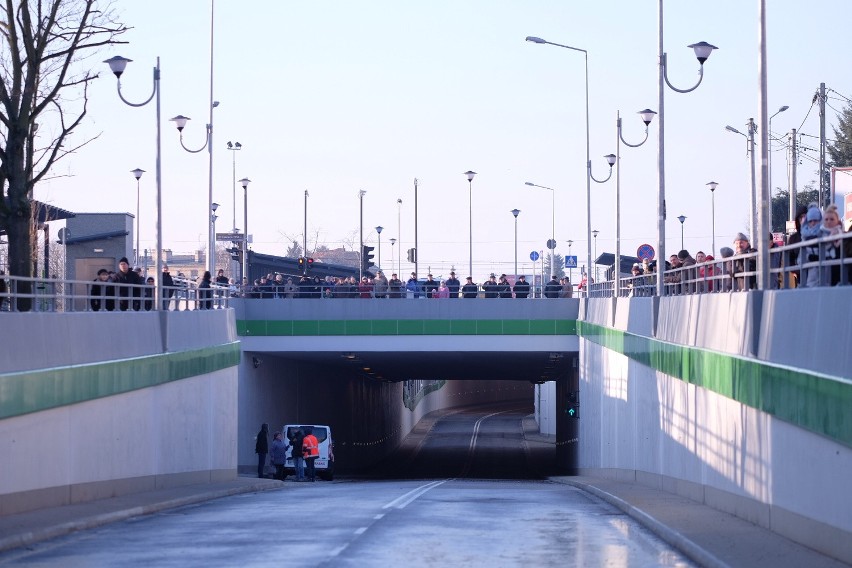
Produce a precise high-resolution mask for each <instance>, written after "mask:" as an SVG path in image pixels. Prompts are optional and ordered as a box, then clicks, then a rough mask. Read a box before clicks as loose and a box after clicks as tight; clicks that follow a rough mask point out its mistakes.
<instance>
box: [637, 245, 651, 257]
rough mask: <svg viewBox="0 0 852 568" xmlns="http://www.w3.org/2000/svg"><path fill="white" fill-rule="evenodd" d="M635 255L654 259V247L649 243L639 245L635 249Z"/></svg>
mask: <svg viewBox="0 0 852 568" xmlns="http://www.w3.org/2000/svg"><path fill="white" fill-rule="evenodd" d="M636 256H638V257H639V258H641V259H642V260H645V259H646V258H647V259H648V260H653V259H654V247H652V246H651V245H649V244H644V245H639V248H638V249H636Z"/></svg>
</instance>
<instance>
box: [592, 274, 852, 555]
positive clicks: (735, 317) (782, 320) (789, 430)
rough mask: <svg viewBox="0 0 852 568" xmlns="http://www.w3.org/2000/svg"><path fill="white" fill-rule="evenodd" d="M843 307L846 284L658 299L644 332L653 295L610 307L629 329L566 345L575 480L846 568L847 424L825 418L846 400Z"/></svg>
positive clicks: (851, 496) (848, 360)
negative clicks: (688, 504)
mask: <svg viewBox="0 0 852 568" xmlns="http://www.w3.org/2000/svg"><path fill="white" fill-rule="evenodd" d="M850 300H852V289H825V290H792V291H778V292H769V293H763V294H761V293H748V294H717V295H705V296H693V297H689V296H684V297H671V298H664V299H662V300H661V301H660V305H659V308H660V311H659V319H658V325H657V333H656V336H652V335H649V334H648V332H649V331H650V329H649V328H648V326H647V325H645V324H639V325H632V324H631V322H647V321H648V319H649V318H648V315H649V306H652V305H653V302H654V300H653V299H650V298H636V299H623V300H622V299H620V300H619V301H618V305H617V313H616V314H615V316H614V320H615V321H616V323H617V326H616V327H617V328H619V329H620V330H621V331H626V330H631V333H627V334H620V333H619V334H618V335H617V336H613V337H607V333H608V332H606V330H601V329H597V330H595V329H591V330H590V335H588V336H585V335H584V336H583V337H581V341H580V361H581V376H580V380H581V383H580V391H581V401H582V408H583V412H582V419H581V420H580V423H579V426H580V436H579V462H580V468H581V472H582V473H592V474H597V475H605V476H612V477H615V478H620V479H630V480H633V481H636V482H640V483H645V484H649V485H652V486H655V487H658V488H661V489H665V490H668V491H671V492H674V493H678V494H680V495H685V496H687V497H690V498H693V499H695V500H697V501H700V502H704V503H707V504H709V505H712V506H714V507H716V508H719V509H721V510H724V511H728V512H731V513H733V514H736V515H738V516H741V517H743V518H746V519H748V520H750V521H752V522H754V523H757V524H759V525H762V526H765V527H767V528H770V529H772V530H774V531H776V532H779V533H781V534H783V535H784V536H786V537H788V538H791V539H793V540H796V541H799V542H802V543H804V544H806V545H807V546H810V547H812V548H815V549H817V550H820V551H823V552H825V553H827V554H829V555H831V556H834V557H836V558H839V559H841V560H844V561H846V562H852V544H850V543H852V539H850V536H852V515H850V514H849V511H850V510H852V491H850V490H849V487H848V486H849V483H848V475H847V472H849V471H852V444H849V436H848V435H849V432H850V424H852V422H850V421H849V419H848V418H845V420H846V421H845V422H844V415H845V416H848V412H846V413H842V412H838V413H837V415H835V413H834V407H835V405H836V404H838V403H840V404H848V401H849V400H850V397H852V394H850V390H852V382H850V380H849V377H850V374H852V372H851V371H850V369H852V356H851V355H850V351H852V350H850V349H848V346H849V345H850V344H852V337H850V336H849V334H850V329H852V326H850V324H849V323H848V321H849V317H848V309H847V308H841V306H846V307H848V306H849V304H850ZM604 302H611V300H604ZM591 303H594V300H592V301H591ZM605 310H606V308H605V307H600V306H599V307H591V308H586V309H585V310H584V311H585V313H587V314H600V313H602V312H605ZM779 310H780V311H779ZM633 312H635V313H636V314H641V315H640V316H639V317H638V318H637V317H635V316H634V313H633ZM598 321H605V319H603V320H602V319H600V318H599V319H598ZM806 321H808V322H811V324H812V325H808V326H806V327H807V330H808V331H807V333H803V331H804V329H803V326H802V324H803V323H804V322H806ZM582 332H583V328H582V326H581V334H582ZM610 335H612V334H611V333H610ZM803 336H806V337H803ZM643 338H645V339H643ZM659 340H662V341H659ZM690 348H699V350H700V353H699V354H700V355H704V356H705V364H704V365H703V366H701V365H696V364H695V362H694V359H696V351H695V350H694V349H692V350H690ZM704 349H706V350H707V351H706V352H705V351H704ZM649 350H650V351H651V352H652V353H651V354H649V353H648V351H649ZM710 351H712V352H713V353H709V354H708V352H710ZM725 354H729V355H730V357H728V356H726V355H725ZM751 354H757V355H758V357H756V358H755V357H753V356H752V357H748V356H749V355H751ZM707 361H710V362H712V364H706V363H707ZM787 366H789V367H792V370H791V369H790V368H789V367H787ZM795 369H798V370H799V371H798V372H797V371H795ZM809 370H810V371H809ZM778 373H786V374H782V375H780V376H781V379H777V380H774V382H773V381H772V380H771V379H772V377H773V374H775V375H777V374H778ZM820 373H823V374H825V375H820ZM831 375H833V376H831ZM767 377H769V379H767ZM712 385H719V386H718V387H716V386H712ZM728 387H732V388H733V389H734V390H733V391H732V392H733V393H735V394H734V395H733V396H724V395H723V394H720V393H719V392H714V390H724V388H728ZM753 388H757V389H759V390H758V391H757V392H748V391H749V389H753ZM785 388H786V389H787V390H784V389H785ZM779 389H780V390H781V397H780V398H778V397H777V395H778V391H779ZM744 391H745V392H744ZM738 399H740V400H738ZM746 399H747V400H749V401H756V402H750V403H744V402H742V401H741V400H746ZM838 399H840V400H838ZM767 400H769V401H772V403H771V404H768V405H767V404H765V402H766V401H767ZM761 401H762V402H764V404H763V407H762V408H758V406H759V405H760V403H761ZM779 401H780V402H779ZM785 407H786V408H785ZM846 408H847V410H848V405H847V406H846ZM787 410H790V412H787ZM809 413H813V414H814V416H813V420H811V418H812V417H810V416H809ZM820 420H822V421H823V422H825V424H822V425H818V426H819V427H821V428H822V430H821V431H814V430H819V428H817V427H812V422H816V423H819V422H820Z"/></svg>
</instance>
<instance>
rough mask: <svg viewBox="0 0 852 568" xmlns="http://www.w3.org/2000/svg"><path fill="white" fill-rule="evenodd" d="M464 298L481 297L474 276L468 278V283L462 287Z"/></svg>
mask: <svg viewBox="0 0 852 568" xmlns="http://www.w3.org/2000/svg"><path fill="white" fill-rule="evenodd" d="M461 291H462V298H476V297H477V296H479V287H478V286H477V285H476V284H474V282H473V276H468V277H467V282H465V283H464V286H462V289H461Z"/></svg>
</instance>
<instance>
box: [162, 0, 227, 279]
mask: <svg viewBox="0 0 852 568" xmlns="http://www.w3.org/2000/svg"><path fill="white" fill-rule="evenodd" d="M213 7H214V0H210V100H209V104H208V111H209V113H210V115H209V120H208V122H207V138H206V140H205V141H204V145H203V146H201V148H198V149H197V150H191V149H189V148H187V147H186V146H185V145H184V143H183V129H184V127H185V126H186V122H187V121H188V120H190V118H189V117H186V116H183V115H178V116H176V117H174V118H172V119H170V120H172V121H173V122H174V123H175V124H176V125H177V129H178V132H180V145H181V147H182V148H183V149H184V150H186V151H187V152H189V153H190V154H197V153H198V152H201V151H202V150H204V149H205V148H206V149H207V208H208V210H209V209H210V208H212V207H213V109H214V108H216V107H217V106H219V101H214V100H213V21H214V20H213V14H214V11H213ZM214 238H215V235H214V229H213V223H212V222H210V223H208V224H207V269H208V270H209V271H210V273H211V274H213V273H214V272H215V271H216V259H215V256H216V245H215V242H214Z"/></svg>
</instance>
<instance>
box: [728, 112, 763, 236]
mask: <svg viewBox="0 0 852 568" xmlns="http://www.w3.org/2000/svg"><path fill="white" fill-rule="evenodd" d="M746 126H747V127H748V134H743V133H742V132H740V131H739V130H737V129H736V128H734V127H733V126H726V127H725V130H727V131H728V132H733V133H734V134H739V135H740V136H743V137H745V139H746V142H747V144H748V147H747V148H746V153H747V154H748V155H749V164H750V167H751V174H750V177H751V198H750V200H749V209H748V214H749V232H750V233H751V234H750V236H751V238H752V239H754V238H756V237H757V216H756V215H755V213H756V209H757V183H756V180H755V155H754V133H755V132H756V130H757V128H755V125H754V119H753V118H749V119H748V122H747V123H746Z"/></svg>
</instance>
